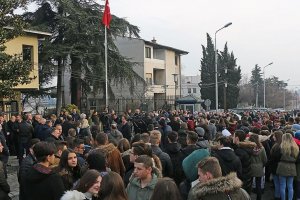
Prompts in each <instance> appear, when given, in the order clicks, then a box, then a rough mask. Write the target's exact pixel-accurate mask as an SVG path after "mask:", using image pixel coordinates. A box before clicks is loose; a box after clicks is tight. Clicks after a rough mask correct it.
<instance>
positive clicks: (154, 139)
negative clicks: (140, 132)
mask: <svg viewBox="0 0 300 200" xmlns="http://www.w3.org/2000/svg"><path fill="white" fill-rule="evenodd" d="M160 139H161V133H160V131H158V130H153V131H151V132H150V143H151V144H152V145H155V144H158V143H159V141H160Z"/></svg>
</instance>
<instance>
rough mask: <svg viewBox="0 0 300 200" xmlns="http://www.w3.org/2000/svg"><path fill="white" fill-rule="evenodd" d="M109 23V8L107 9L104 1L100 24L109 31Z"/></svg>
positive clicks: (107, 6)
mask: <svg viewBox="0 0 300 200" xmlns="http://www.w3.org/2000/svg"><path fill="white" fill-rule="evenodd" d="M110 21H111V14H110V8H109V3H108V0H106V1H105V8H104V13H103V17H102V23H103V24H104V25H105V26H106V27H107V28H108V29H109V24H110Z"/></svg>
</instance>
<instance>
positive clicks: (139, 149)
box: [132, 142, 152, 157]
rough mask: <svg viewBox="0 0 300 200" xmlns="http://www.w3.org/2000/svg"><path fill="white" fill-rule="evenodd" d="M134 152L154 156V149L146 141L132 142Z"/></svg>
mask: <svg viewBox="0 0 300 200" xmlns="http://www.w3.org/2000/svg"><path fill="white" fill-rule="evenodd" d="M132 148H133V154H134V155H137V156H140V155H148V156H150V157H152V149H151V146H150V145H148V144H146V143H144V142H135V143H133V144H132Z"/></svg>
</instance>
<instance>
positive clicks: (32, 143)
mask: <svg viewBox="0 0 300 200" xmlns="http://www.w3.org/2000/svg"><path fill="white" fill-rule="evenodd" d="M40 141H41V140H40V139H38V138H33V139H31V140H30V142H29V147H30V148H33V147H34V145H35V144H37V143H38V142H40Z"/></svg>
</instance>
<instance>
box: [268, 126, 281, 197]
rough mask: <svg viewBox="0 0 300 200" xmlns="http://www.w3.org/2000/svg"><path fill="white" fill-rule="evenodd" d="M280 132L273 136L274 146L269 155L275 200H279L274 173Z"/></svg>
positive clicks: (277, 179)
mask: <svg viewBox="0 0 300 200" xmlns="http://www.w3.org/2000/svg"><path fill="white" fill-rule="evenodd" d="M282 135H283V133H282V131H275V132H274V134H273V140H274V142H275V144H274V145H273V147H272V149H271V155H270V170H271V173H272V177H273V182H274V187H275V194H274V197H275V200H279V199H280V186H279V177H278V175H277V173H276V170H277V167H278V163H279V161H280V144H281V141H282Z"/></svg>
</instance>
